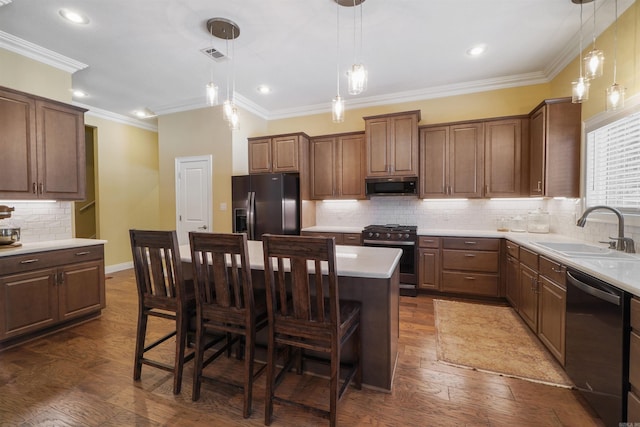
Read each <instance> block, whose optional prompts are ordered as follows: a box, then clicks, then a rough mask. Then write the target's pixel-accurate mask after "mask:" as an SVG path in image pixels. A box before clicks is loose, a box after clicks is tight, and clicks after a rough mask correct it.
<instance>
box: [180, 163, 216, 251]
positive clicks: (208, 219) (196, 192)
mask: <svg viewBox="0 0 640 427" xmlns="http://www.w3.org/2000/svg"><path fill="white" fill-rule="evenodd" d="M212 163H213V159H212V157H211V156H197V157H178V158H176V209H177V212H176V222H177V223H176V230H177V234H178V241H179V242H180V244H181V245H184V244H187V243H189V232H190V231H209V230H211V225H212V223H213V193H212V190H211V186H212V176H213V171H212V170H211V169H212Z"/></svg>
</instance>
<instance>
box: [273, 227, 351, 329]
mask: <svg viewBox="0 0 640 427" xmlns="http://www.w3.org/2000/svg"><path fill="white" fill-rule="evenodd" d="M262 241H263V248H264V265H265V280H266V287H267V303H268V304H271V308H270V309H269V311H270V315H271V314H272V315H273V317H274V319H273V320H274V321H276V322H277V318H278V317H292V318H295V319H299V320H301V321H309V322H321V323H330V324H332V325H334V326H335V325H338V324H339V321H340V317H339V312H338V311H339V310H338V298H339V296H338V280H337V272H336V267H335V264H336V257H335V239H334V238H332V237H331V238H323V237H306V236H277V235H269V234H266V235H263V239H262ZM274 260H277V262H275V263H274ZM323 265H326V266H327V267H328V268H327V269H326V271H327V274H326V275H323V274H322V266H323ZM276 266H277V267H276ZM310 266H313V270H314V271H313V272H310V271H309V267H310ZM274 267H276V268H277V271H274ZM285 271H288V273H289V274H285ZM310 276H314V277H313V281H311V280H310ZM327 283H328V286H325V284H327ZM327 291H328V293H327ZM327 297H328V299H329V317H328V318H327V316H325V311H326V302H325V301H326V299H327ZM286 298H290V300H291V301H290V303H289V304H287V303H286ZM276 301H277V302H278V305H277V307H276ZM288 307H293V313H289V312H288ZM270 320H271V319H270Z"/></svg>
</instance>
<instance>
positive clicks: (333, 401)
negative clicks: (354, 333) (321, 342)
mask: <svg viewBox="0 0 640 427" xmlns="http://www.w3.org/2000/svg"><path fill="white" fill-rule="evenodd" d="M329 375H330V377H329V425H330V426H331V427H335V426H336V425H337V414H338V393H339V388H340V349H339V344H337V343H335V340H334V344H333V345H332V346H331V372H330V373H329Z"/></svg>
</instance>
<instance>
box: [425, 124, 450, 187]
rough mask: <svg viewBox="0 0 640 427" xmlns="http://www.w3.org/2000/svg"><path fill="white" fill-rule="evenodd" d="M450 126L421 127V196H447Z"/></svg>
mask: <svg viewBox="0 0 640 427" xmlns="http://www.w3.org/2000/svg"><path fill="white" fill-rule="evenodd" d="M448 146H449V127H448V126H439V127H432V128H422V129H420V197H421V198H441V197H446V195H447V189H448V187H447V186H448V182H447V176H448V173H449V164H448V162H447V158H448V153H447V148H448Z"/></svg>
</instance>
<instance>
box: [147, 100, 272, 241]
mask: <svg viewBox="0 0 640 427" xmlns="http://www.w3.org/2000/svg"><path fill="white" fill-rule="evenodd" d="M240 126H241V129H240V131H236V132H238V135H237V136H233V135H232V132H231V131H230V130H229V126H228V125H227V122H225V121H224V120H223V119H222V110H221V107H213V108H202V109H198V110H192V111H187V112H181V113H175V114H168V115H164V116H160V117H159V119H158V134H159V150H160V151H159V160H160V164H159V172H160V181H159V184H160V206H162V209H161V210H160V225H161V227H163V228H171V229H174V228H176V215H175V213H176V192H175V159H176V158H177V157H186V156H202V155H209V154H211V155H212V156H213V225H212V227H213V231H216V232H230V231H231V175H232V174H234V172H235V171H234V154H235V155H236V158H237V157H238V156H240V157H244V158H245V159H246V135H248V134H251V133H252V132H258V133H261V132H263V131H264V129H265V125H264V121H263V120H261V119H259V118H257V117H255V116H254V115H252V114H250V113H247V112H245V111H241V112H240ZM234 140H237V142H238V144H239V145H240V146H239V147H238V148H237V150H236V149H234V147H233V142H234ZM236 151H237V153H236ZM241 163H242V162H241ZM238 168H240V171H239V172H238V173H237V174H242V173H246V169H245V171H244V172H243V171H242V164H240V166H238ZM221 203H226V206H227V209H226V210H221V209H220V205H221Z"/></svg>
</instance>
